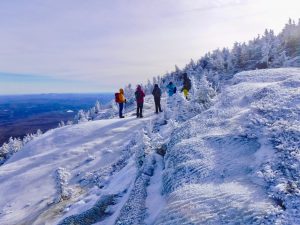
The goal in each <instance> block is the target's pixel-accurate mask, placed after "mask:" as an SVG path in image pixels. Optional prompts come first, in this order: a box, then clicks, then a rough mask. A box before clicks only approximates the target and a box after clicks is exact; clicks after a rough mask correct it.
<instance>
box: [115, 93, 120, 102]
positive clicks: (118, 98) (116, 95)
mask: <svg viewBox="0 0 300 225" xmlns="http://www.w3.org/2000/svg"><path fill="white" fill-rule="evenodd" d="M115 102H116V103H120V102H121V101H120V93H115Z"/></svg>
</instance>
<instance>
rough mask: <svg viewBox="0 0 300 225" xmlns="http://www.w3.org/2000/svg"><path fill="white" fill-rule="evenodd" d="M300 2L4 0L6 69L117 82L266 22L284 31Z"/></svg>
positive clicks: (1, 42)
mask: <svg viewBox="0 0 300 225" xmlns="http://www.w3.org/2000/svg"><path fill="white" fill-rule="evenodd" d="M299 6H300V5H299V3H298V1H296V0H285V1H271V0H264V1H259V0H251V1H250V0H215V1H202V0H189V1H185V0H165V1H158V0H145V1H138V0H131V1H129V0H128V1H121V0H116V1H96V0H89V1H79V0H62V1H58V0H51V1H50V0H29V1H28V0H26V1H25V0H20V1H9V0H4V1H1V2H0V27H1V29H0V71H6V72H13V73H27V74H45V75H48V76H54V77H59V78H61V77H63V78H66V79H75V80H86V81H91V82H94V83H97V84H98V85H99V87H101V85H102V87H103V88H104V87H105V88H107V87H108V86H110V87H112V88H115V87H116V86H121V85H122V84H124V83H128V82H133V83H134V81H136V82H142V81H145V80H146V79H147V78H150V77H152V76H153V75H158V74H163V73H165V72H166V71H170V70H172V69H173V68H174V65H175V64H178V65H179V66H183V65H184V64H185V63H187V62H189V60H190V58H194V59H198V58H200V57H201V56H202V55H203V54H204V53H205V52H207V51H209V50H213V49H215V48H217V47H223V46H228V47H230V46H232V44H233V43H234V42H235V41H247V40H249V39H252V38H253V37H254V36H256V35H257V34H258V33H262V32H263V31H264V29H265V28H272V29H275V31H276V32H278V31H280V29H281V28H282V27H283V25H284V23H285V22H287V20H288V18H289V17H292V18H295V19H297V16H298V14H299V13H298V11H297V9H298V8H300V7H299ZM103 81H105V83H104V82H103ZM103 83H104V85H103Z"/></svg>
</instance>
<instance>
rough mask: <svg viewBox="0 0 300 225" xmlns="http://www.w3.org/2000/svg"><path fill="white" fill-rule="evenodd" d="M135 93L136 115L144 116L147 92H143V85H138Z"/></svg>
mask: <svg viewBox="0 0 300 225" xmlns="http://www.w3.org/2000/svg"><path fill="white" fill-rule="evenodd" d="M134 94H135V99H136V103H137V108H136V117H137V118H139V117H140V118H143V105H144V97H145V93H144V92H143V90H142V87H141V85H138V86H137V88H136V91H135V93H134Z"/></svg>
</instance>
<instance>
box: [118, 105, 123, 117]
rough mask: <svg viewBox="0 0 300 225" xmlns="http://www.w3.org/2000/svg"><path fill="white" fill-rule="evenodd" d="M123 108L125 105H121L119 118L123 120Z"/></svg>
mask: <svg viewBox="0 0 300 225" xmlns="http://www.w3.org/2000/svg"><path fill="white" fill-rule="evenodd" d="M123 108H124V103H123V102H122V103H119V117H120V118H122V116H123Z"/></svg>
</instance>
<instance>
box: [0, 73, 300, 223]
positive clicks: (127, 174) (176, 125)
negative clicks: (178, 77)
mask: <svg viewBox="0 0 300 225" xmlns="http://www.w3.org/2000/svg"><path fill="white" fill-rule="evenodd" d="M178 95H180V94H178ZM172 102H173V103H174V104H172ZM191 102H192V101H191ZM189 104H191V103H190V102H188V101H186V100H185V99H183V98H182V97H181V96H174V97H172V98H169V99H168V98H167V99H164V101H163V109H164V111H165V112H164V113H161V114H159V115H155V114H154V113H153V110H154V109H153V101H152V98H151V97H147V99H146V103H145V114H144V116H145V118H144V119H136V118H135V116H134V115H133V112H129V113H127V116H126V118H125V119H107V120H98V121H92V122H85V123H80V124H77V125H71V126H65V127H62V128H58V129H54V130H51V131H49V132H46V133H45V134H43V135H42V136H40V137H38V138H36V139H34V140H33V141H31V142H29V143H28V144H27V145H25V147H24V149H22V150H21V151H20V152H18V153H16V154H15V155H13V156H12V157H11V158H10V159H9V160H8V161H7V162H6V163H5V164H4V165H2V166H1V167H0V184H1V185H0V196H1V198H0V224H1V225H2V224H3V225H12V224H36V225H40V224H98V225H100V224H101V225H104V224H105V225H107V224H149V225H150V224H170V225H171V224H172V225H176V224H300V191H299V187H300V183H299V181H300V173H299V172H300V149H299V146H300V141H299V139H300V69H274V70H256V71H249V72H242V73H239V74H236V75H235V76H234V78H233V79H231V80H230V83H229V84H227V85H226V87H224V88H223V91H222V92H221V93H220V94H219V95H218V96H216V98H215V99H214V102H213V105H212V106H211V107H210V108H209V109H207V110H205V111H203V112H202V113H200V114H198V115H196V116H194V113H192V112H191V111H189V110H190V109H191V108H192V107H191V106H190V105H189ZM167 107H168V108H167ZM180 114H186V115H180ZM164 150H166V154H165V155H164V154H162V153H163V151H164ZM157 152H158V153H160V154H162V155H164V156H162V155H160V154H157Z"/></svg>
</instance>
